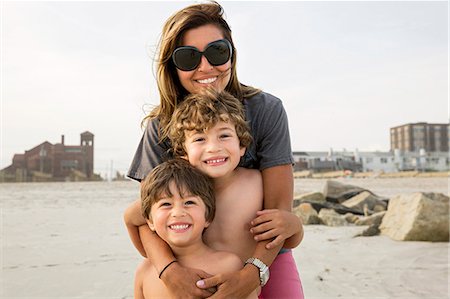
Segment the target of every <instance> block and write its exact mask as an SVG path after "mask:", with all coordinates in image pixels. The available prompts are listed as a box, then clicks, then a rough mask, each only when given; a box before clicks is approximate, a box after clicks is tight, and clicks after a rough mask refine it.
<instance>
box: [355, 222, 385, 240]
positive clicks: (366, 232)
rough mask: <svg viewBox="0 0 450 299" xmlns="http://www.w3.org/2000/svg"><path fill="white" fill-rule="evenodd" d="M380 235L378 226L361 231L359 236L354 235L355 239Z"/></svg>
mask: <svg viewBox="0 0 450 299" xmlns="http://www.w3.org/2000/svg"><path fill="white" fill-rule="evenodd" d="M379 234H380V229H379V227H378V225H375V224H373V225H371V226H369V227H368V228H366V229H365V230H363V231H362V232H361V233H360V234H357V235H355V237H371V236H378V235H379Z"/></svg>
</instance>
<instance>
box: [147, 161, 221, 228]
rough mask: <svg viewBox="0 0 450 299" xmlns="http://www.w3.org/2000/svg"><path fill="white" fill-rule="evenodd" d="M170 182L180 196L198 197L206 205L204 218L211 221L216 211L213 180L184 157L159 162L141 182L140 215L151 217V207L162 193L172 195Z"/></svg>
mask: <svg viewBox="0 0 450 299" xmlns="http://www.w3.org/2000/svg"><path fill="white" fill-rule="evenodd" d="M171 182H174V184H175V186H176V188H177V189H178V192H179V194H180V195H181V196H182V197H185V196H188V195H194V196H198V197H200V198H201V199H202V200H203V202H204V203H205V207H206V210H205V219H206V221H208V222H212V220H213V219H214V214H215V211H216V203H215V197H214V185H213V182H212V180H211V179H210V178H209V177H208V176H206V175H205V174H203V173H202V172H200V171H199V170H197V169H196V168H194V166H192V165H191V164H190V163H189V162H188V161H186V160H184V159H172V160H169V161H167V162H163V163H161V164H160V165H158V166H156V167H155V168H154V169H153V170H152V172H150V173H149V174H148V175H147V177H146V178H145V179H144V181H143V182H142V186H141V201H142V215H143V216H144V218H145V219H149V218H150V217H151V214H150V211H151V208H152V206H153V205H154V204H155V203H157V202H158V201H159V200H160V199H161V196H162V195H163V196H169V197H171V196H172V194H171V192H170V189H169V184H170V183H171Z"/></svg>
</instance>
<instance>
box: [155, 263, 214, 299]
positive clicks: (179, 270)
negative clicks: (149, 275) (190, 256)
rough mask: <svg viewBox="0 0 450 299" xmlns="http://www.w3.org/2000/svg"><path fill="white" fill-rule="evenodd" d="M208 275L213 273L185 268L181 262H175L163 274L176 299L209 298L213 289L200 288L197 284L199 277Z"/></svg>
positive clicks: (202, 277)
mask: <svg viewBox="0 0 450 299" xmlns="http://www.w3.org/2000/svg"><path fill="white" fill-rule="evenodd" d="M208 277H211V275H210V274H208V273H206V272H204V271H202V270H198V269H191V268H185V267H182V266H181V265H180V264H179V263H173V264H172V265H170V267H168V268H167V269H166V270H165V271H164V273H163V275H161V279H162V281H163V282H164V284H165V285H166V287H167V289H168V290H169V293H170V295H171V296H172V298H176V299H178V298H182V299H185V298H186V299H187V298H189V299H191V298H207V297H209V296H211V295H212V294H213V291H214V290H213V289H209V288H206V289H200V288H198V287H197V286H196V285H195V283H196V282H197V281H198V280H199V279H205V278H208Z"/></svg>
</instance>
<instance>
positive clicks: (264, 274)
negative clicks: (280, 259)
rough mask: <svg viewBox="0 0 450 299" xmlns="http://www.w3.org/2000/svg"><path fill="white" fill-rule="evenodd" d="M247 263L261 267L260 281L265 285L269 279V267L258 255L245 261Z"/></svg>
mask: <svg viewBox="0 0 450 299" xmlns="http://www.w3.org/2000/svg"><path fill="white" fill-rule="evenodd" d="M245 263H246V264H252V265H254V266H255V267H257V268H258V269H259V283H260V285H261V286H262V287H263V286H265V285H266V283H267V281H268V280H269V276H270V272H269V267H267V265H266V264H264V263H263V262H262V261H261V260H259V259H257V258H256V257H251V258H249V259H248V260H246V261H245Z"/></svg>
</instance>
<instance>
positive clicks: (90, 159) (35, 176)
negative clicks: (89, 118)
mask: <svg viewBox="0 0 450 299" xmlns="http://www.w3.org/2000/svg"><path fill="white" fill-rule="evenodd" d="M93 171H94V134H92V133H90V132H88V131H86V132H84V133H81V134H80V145H65V143H64V135H62V136H61V142H60V143H56V144H51V143H50V142H48V141H45V142H43V143H41V144H39V145H37V146H35V147H33V148H32V149H30V150H27V151H25V153H24V154H15V155H14V157H13V161H12V164H11V165H10V166H8V167H6V168H4V169H2V170H1V171H0V180H1V181H16V182H30V181H67V180H94V179H96V176H95V175H94V172H93Z"/></svg>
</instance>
